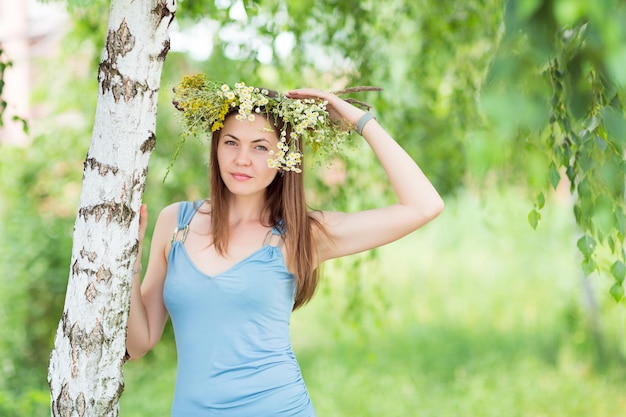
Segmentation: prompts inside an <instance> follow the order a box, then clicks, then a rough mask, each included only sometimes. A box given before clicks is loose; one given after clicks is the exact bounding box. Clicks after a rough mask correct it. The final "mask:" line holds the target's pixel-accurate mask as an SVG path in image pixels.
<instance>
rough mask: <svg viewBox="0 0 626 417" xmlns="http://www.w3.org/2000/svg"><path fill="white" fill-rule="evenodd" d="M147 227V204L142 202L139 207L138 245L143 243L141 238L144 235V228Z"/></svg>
mask: <svg viewBox="0 0 626 417" xmlns="http://www.w3.org/2000/svg"><path fill="white" fill-rule="evenodd" d="M147 227H148V206H147V205H145V204H142V205H141V207H140V208H139V246H141V244H142V243H143V238H144V237H145V235H146V228H147Z"/></svg>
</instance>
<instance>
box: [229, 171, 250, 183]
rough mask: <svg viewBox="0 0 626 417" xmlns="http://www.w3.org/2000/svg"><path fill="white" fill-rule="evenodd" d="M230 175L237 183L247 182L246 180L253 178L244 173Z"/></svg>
mask: <svg viewBox="0 0 626 417" xmlns="http://www.w3.org/2000/svg"><path fill="white" fill-rule="evenodd" d="M230 175H231V176H232V177H233V179H235V180H236V181H246V180H249V179H250V178H252V177H251V176H250V175H248V174H244V173H243V172H233V173H231V174H230Z"/></svg>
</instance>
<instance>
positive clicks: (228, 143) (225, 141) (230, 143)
mask: <svg viewBox="0 0 626 417" xmlns="http://www.w3.org/2000/svg"><path fill="white" fill-rule="evenodd" d="M223 143H224V145H226V146H235V145H237V142H235V141H234V140H232V139H224V142H223Z"/></svg>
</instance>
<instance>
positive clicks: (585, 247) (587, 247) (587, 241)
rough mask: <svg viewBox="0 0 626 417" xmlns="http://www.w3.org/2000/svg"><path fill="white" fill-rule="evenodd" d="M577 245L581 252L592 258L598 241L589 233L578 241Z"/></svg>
mask: <svg viewBox="0 0 626 417" xmlns="http://www.w3.org/2000/svg"><path fill="white" fill-rule="evenodd" d="M576 246H578V249H579V250H580V252H581V253H582V254H583V255H584V257H585V258H590V257H591V255H592V254H593V251H594V249H595V248H596V241H595V240H593V238H592V237H591V236H589V235H584V236H583V237H581V238H580V239H578V242H576Z"/></svg>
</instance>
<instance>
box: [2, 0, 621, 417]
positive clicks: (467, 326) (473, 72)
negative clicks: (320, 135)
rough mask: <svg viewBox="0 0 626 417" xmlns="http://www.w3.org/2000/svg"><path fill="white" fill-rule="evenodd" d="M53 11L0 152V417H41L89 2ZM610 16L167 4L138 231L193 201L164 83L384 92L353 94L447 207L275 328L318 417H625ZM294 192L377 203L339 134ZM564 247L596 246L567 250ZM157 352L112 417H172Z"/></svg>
mask: <svg viewBox="0 0 626 417" xmlns="http://www.w3.org/2000/svg"><path fill="white" fill-rule="evenodd" d="M55 5H56V6H58V7H57V8H56V9H55V10H57V9H59V8H60V9H62V10H64V11H65V10H66V6H67V11H66V13H67V15H64V16H66V17H65V18H64V19H65V20H62V22H63V23H62V25H61V26H62V29H63V30H61V31H60V32H59V33H58V34H57V36H58V42H57V43H56V44H55V46H54V48H49V50H47V51H46V53H45V54H31V57H30V59H29V62H30V66H31V70H30V71H31V80H32V90H31V92H30V94H29V97H30V99H29V102H30V108H31V109H32V112H31V114H30V115H29V117H27V119H28V134H27V143H26V144H24V143H22V144H19V145H16V144H15V143H13V142H12V141H11V138H7V137H6V134H5V136H1V138H2V142H0V178H1V184H2V187H1V190H0V217H1V222H0V236H1V238H0V292H1V293H2V294H3V302H2V303H1V305H0V416H7V417H13V416H20V417H21V416H45V415H49V411H48V407H49V406H48V403H49V395H48V390H47V384H46V373H47V371H46V367H47V361H48V356H49V353H50V351H51V349H52V341H53V337H54V332H55V330H56V326H57V323H58V321H59V319H60V315H61V312H62V308H63V300H64V295H65V290H66V283H67V278H68V274H69V260H70V254H71V246H72V242H71V233H72V227H73V224H74V220H75V216H76V210H77V207H78V198H79V195H80V187H81V176H82V170H83V161H84V158H85V154H86V152H87V149H88V147H89V142H90V140H91V128H92V125H93V115H94V111H95V103H96V97H97V75H96V74H97V68H98V63H99V60H100V56H101V51H102V47H103V43H104V39H105V34H106V30H107V29H106V24H107V22H106V16H107V13H108V1H105V0H93V1H80V0H72V1H70V2H68V3H67V4H65V3H61V4H58V3H57V4H53V6H55ZM48 6H49V7H50V4H48ZM64 13H65V12H64ZM50 16H52V15H51V14H50ZM50 16H47V17H46V18H51V17H50ZM624 21H626V14H625V11H624V6H623V4H622V2H619V1H603V2H595V3H592V2H587V1H582V0H579V1H577V0H561V1H557V0H553V1H548V0H525V1H524V0H518V1H509V2H505V1H503V0H470V1H466V2H458V1H451V0H443V1H442V0H437V1H433V0H421V1H410V0H389V1H382V0H380V1H368V2H362V1H330V0H325V1H317V2H313V1H308V0H307V1H296V0H291V1H276V0H274V1H272V0H265V1H262V0H258V1H247V2H240V1H227V0H223V1H208V0H184V1H180V2H179V11H178V14H177V18H176V27H175V28H174V32H173V34H172V46H173V49H172V51H171V52H170V53H169V55H168V58H167V60H166V62H165V66H164V73H163V78H162V88H161V93H160V97H159V100H160V105H159V114H158V122H157V146H156V149H155V151H154V153H153V154H152V157H151V161H150V171H149V173H148V185H147V188H146V191H145V194H144V201H145V202H146V203H147V204H148V209H149V212H150V219H151V226H152V224H153V222H154V221H155V220H156V217H157V214H158V212H159V211H160V209H161V208H162V207H164V206H165V205H167V204H169V203H171V202H173V201H177V200H183V199H187V200H189V199H196V198H202V197H204V196H206V195H207V193H208V189H207V187H208V186H207V147H206V145H205V143H204V141H203V140H202V139H201V140H195V139H191V140H188V141H187V143H185V145H184V147H183V149H182V151H181V154H180V155H179V156H178V159H177V161H176V163H175V165H174V166H173V168H172V170H171V171H170V173H169V175H168V177H167V179H166V180H165V181H163V178H164V175H165V172H166V170H167V167H168V165H169V163H170V160H171V158H172V156H173V154H174V151H175V148H176V145H177V143H178V140H179V124H178V121H177V120H176V115H175V114H174V110H173V108H172V106H171V105H170V101H171V87H172V86H173V85H174V84H175V83H176V82H177V81H178V80H179V79H180V77H181V76H182V75H184V74H188V73H191V72H196V71H204V72H206V73H208V74H210V75H211V76H213V77H214V78H217V79H221V80H224V81H227V82H231V83H232V82H236V81H239V80H245V81H246V83H247V84H251V85H263V86H266V87H269V88H273V89H276V90H281V91H285V90H288V89H291V88H296V87H300V86H315V87H319V88H323V89H327V90H334V89H339V88H342V87H344V86H354V85H378V86H382V87H384V91H383V92H381V93H368V94H367V95H361V96H358V97H357V98H359V99H362V100H364V101H366V102H368V103H370V104H372V105H373V106H374V112H375V113H376V116H377V118H378V120H379V121H380V122H381V123H382V124H383V125H384V126H385V127H387V128H388V130H389V131H390V132H391V133H392V134H393V135H394V137H396V138H397V140H398V141H399V142H400V143H401V144H402V145H403V146H404V147H405V148H406V149H407V150H408V151H409V152H410V153H411V154H412V155H413V157H414V158H415V160H416V161H418V163H419V164H420V166H421V167H422V168H423V170H424V171H425V172H426V173H427V175H428V176H429V177H430V178H431V179H432V180H433V182H434V183H435V185H436V186H437V188H438V189H439V190H440V191H441V192H442V193H443V194H444V197H445V200H446V210H445V212H444V213H443V214H442V216H440V217H439V218H438V219H437V220H436V221H435V222H433V223H432V224H429V225H427V226H426V227H425V228H424V229H422V230H420V231H418V232H416V233H414V234H412V235H411V236H409V237H407V238H405V239H402V240H401V241H398V242H396V243H394V244H391V245H389V246H387V247H384V248H381V249H378V250H376V251H372V252H369V253H366V254H361V255H358V256H352V257H348V258H345V259H341V260H336V261H333V262H330V263H328V264H327V265H325V266H324V269H323V275H324V278H323V281H322V283H321V286H320V288H319V291H318V294H317V295H316V297H315V298H314V299H313V301H312V303H311V304H310V305H308V306H306V307H304V308H303V309H302V310H299V311H297V312H296V313H294V316H293V320H292V339H293V344H294V349H295V350H296V355H297V356H298V358H299V361H300V363H301V366H302V371H303V374H304V378H305V381H306V382H307V385H308V388H309V391H310V394H311V397H312V399H313V402H314V404H315V406H316V409H317V412H318V415H320V416H413V415H415V416H481V417H483V416H498V417H500V416H524V417H531V416H532V417H540V416H594V417H596V416H618V415H622V414H623V412H624V411H623V410H624V409H626V392H624V386H625V385H624V384H625V383H626V371H625V368H624V365H625V358H626V345H625V343H624V329H625V327H624V325H625V323H626V322H625V318H626V317H625V314H626V312H625V311H626V310H625V309H624V301H623V300H621V297H620V294H622V293H623V286H622V281H623V279H624V277H623V275H622V270H621V269H620V268H621V266H623V240H624V221H623V217H624V211H623V204H624V189H623V187H624V173H625V172H626V166H625V165H626V164H624V162H623V159H624V158H623V156H624V147H625V146H626V122H624V110H623V108H624V107H623V104H624V97H623V95H624V85H625V84H626V79H625V76H624V74H625V73H624V72H623V70H622V69H623V68H624V67H626V47H625V45H626V31H625V29H624V28H623V24H622V23H621V22H624ZM0 42H3V41H2V39H0ZM0 46H2V43H0ZM12 59H15V58H12V57H11V56H10V54H9V53H8V48H7V50H6V51H5V50H3V53H2V54H0V62H3V63H7V62H8V61H9V60H12ZM16 64H17V62H16ZM16 66H17V65H16ZM0 68H3V67H0ZM8 75H10V74H9V73H8V72H7V78H6V81H7V83H9V82H11V81H10V78H9V76H8ZM0 79H1V78H0ZM1 93H2V89H1V88H0V96H1ZM3 98H4V99H5V100H7V102H8V104H9V105H10V104H11V98H10V97H3ZM307 182H308V189H309V190H310V194H309V201H310V203H311V205H312V207H314V208H324V209H338V210H357V209H363V208H367V207H372V206H376V205H380V204H385V203H387V202H389V201H392V200H391V198H392V197H391V196H390V195H389V190H388V189H387V187H386V186H385V182H384V176H383V173H382V172H381V170H380V169H379V167H378V166H377V164H376V162H375V161H374V160H373V159H372V155H371V153H370V152H369V151H368V149H367V148H366V147H365V146H362V145H361V144H360V142H359V141H358V138H355V147H354V149H353V150H351V151H350V152H349V153H348V154H347V156H346V158H345V160H341V161H337V163H336V165H335V166H334V167H333V168H331V169H328V168H327V167H325V166H318V165H316V164H311V165H310V166H309V167H308V169H307ZM570 191H572V192H573V193H570ZM607 207H608V209H607ZM606 210H609V211H608V213H609V214H610V216H608V215H606V213H607V211H606ZM620 216H621V217H620ZM607 219H608V220H607ZM581 237H583V238H585V239H586V240H584V242H590V240H588V239H591V240H592V241H593V242H594V245H593V246H594V247H595V250H593V251H588V250H585V248H586V247H584V246H583V247H582V249H583V250H580V249H581V245H580V242H581V240H580V239H581ZM149 238H150V236H148V237H147V239H148V240H149ZM148 243H149V242H148ZM146 252H147V251H146ZM145 261H146V260H144V263H145ZM620 262H622V263H621V264H620ZM620 265H621V266H620ZM620 289H621V292H620ZM616 299H617V300H621V301H616ZM175 356H176V353H175V349H174V343H173V337H172V332H171V329H170V328H169V326H168V328H167V329H166V332H165V335H164V338H163V340H162V341H161V343H160V344H159V345H158V346H157V347H156V348H155V349H154V350H153V351H152V352H151V353H149V354H148V355H147V356H146V357H145V358H143V359H142V360H139V361H136V362H131V363H129V364H127V365H126V367H125V381H126V388H125V392H124V395H123V397H122V401H121V415H122V416H127V417H133V416H137V417H138V416H166V415H168V413H169V406H170V404H171V397H172V392H173V385H174V376H175V360H176V358H175Z"/></svg>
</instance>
